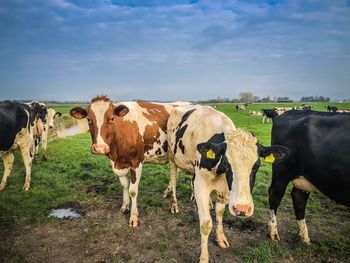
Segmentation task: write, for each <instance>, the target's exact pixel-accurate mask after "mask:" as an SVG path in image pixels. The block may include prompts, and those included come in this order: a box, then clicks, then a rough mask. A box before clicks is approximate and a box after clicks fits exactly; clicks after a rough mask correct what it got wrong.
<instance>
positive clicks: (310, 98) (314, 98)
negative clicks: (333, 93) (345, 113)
mask: <svg viewBox="0 0 350 263" xmlns="http://www.w3.org/2000/svg"><path fill="white" fill-rule="evenodd" d="M330 100H331V99H330V98H329V97H323V96H307V97H301V99H300V102H330Z"/></svg>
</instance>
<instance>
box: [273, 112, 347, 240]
mask: <svg viewBox="0 0 350 263" xmlns="http://www.w3.org/2000/svg"><path fill="white" fill-rule="evenodd" d="M349 130H350V114H348V113H331V112H314V111H289V112H286V113H284V114H283V115H281V116H278V117H276V118H274V120H273V127H272V136H271V143H272V144H279V145H283V146H285V147H288V148H289V149H290V151H291V154H290V156H289V158H287V159H286V160H284V161H283V162H280V163H276V164H273V167H272V182H271V186H270V188H269V205H270V213H271V218H270V222H269V224H268V226H269V235H270V237H271V239H273V240H279V239H280V238H279V235H278V230H277V219H276V211H277V208H278V206H279V205H280V202H281V199H282V197H283V195H284V193H285V190H286V187H287V185H288V184H289V182H292V183H293V185H294V187H293V190H292V193H291V196H292V199H293V206H294V211H295V216H296V219H297V220H298V226H299V235H300V237H301V240H302V241H303V242H304V243H307V244H309V243H310V239H309V235H308V230H307V226H306V223H305V208H306V203H307V200H308V197H309V193H310V192H314V191H320V192H322V193H323V194H325V195H326V196H328V197H329V198H330V199H333V200H334V201H336V202H338V203H340V204H343V205H346V206H350V195H349V189H350V174H349V171H350V147H349V145H350V133H349Z"/></svg>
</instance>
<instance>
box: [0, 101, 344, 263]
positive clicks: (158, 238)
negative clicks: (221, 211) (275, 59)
mask: <svg viewBox="0 0 350 263" xmlns="http://www.w3.org/2000/svg"><path fill="white" fill-rule="evenodd" d="M290 105H291V104H288V105H286V104H284V105H282V104H278V105H277V104H254V105H249V107H248V108H247V110H246V111H245V112H235V111H234V110H233V109H234V106H233V105H229V104H225V105H219V110H220V111H222V112H224V113H225V114H227V115H228V116H229V117H230V118H231V119H232V120H233V122H234V123H235V124H236V126H237V127H239V128H243V129H245V130H248V131H251V132H253V133H254V134H255V135H256V136H257V137H258V139H259V141H260V143H262V144H264V145H268V144H269V141H270V131H271V124H262V117H261V116H250V115H249V113H248V110H249V109H250V110H261V109H262V108H272V107H275V106H278V107H283V106H290ZM293 105H294V104H293ZM298 105H300V104H298ZM313 105H315V110H321V111H324V110H325V109H324V106H325V105H328V103H315V104H313ZM52 106H53V107H54V108H55V109H56V110H57V111H60V112H62V113H63V114H68V112H69V109H70V108H71V107H72V106H73V105H52ZM337 106H338V108H340V109H346V108H348V109H349V108H350V104H337ZM61 118H62V119H61V120H60V121H67V120H69V117H67V116H66V117H64V116H63V117H61ZM90 146H91V139H90V135H89V134H88V133H86V134H80V135H76V136H73V137H67V138H65V139H57V140H54V141H52V142H50V143H49V146H48V151H47V155H48V161H47V162H44V161H41V160H40V159H39V160H38V161H37V163H35V164H34V165H33V169H32V188H31V189H30V190H29V191H28V192H24V191H23V190H22V186H23V183H24V173H25V172H24V165H23V162H22V159H21V157H20V155H19V152H16V157H15V165H14V168H13V171H12V175H11V177H10V179H9V185H8V187H7V188H6V189H5V190H4V191H3V192H1V193H0V244H1V245H0V262H196V261H197V258H198V256H199V248H200V233H199V223H198V215H197V211H196V206H195V203H194V202H190V201H189V197H190V194H191V186H190V181H191V177H190V176H188V175H186V174H183V173H182V174H181V175H180V178H179V180H178V198H179V205H180V209H181V213H180V214H178V215H172V214H170V200H168V199H165V200H164V199H162V193H163V191H164V189H165V188H166V186H167V184H168V167H167V166H159V165H149V164H148V165H145V166H144V170H143V175H142V179H141V183H140V191H139V197H138V207H139V212H140V216H139V219H140V223H141V225H140V227H139V228H137V229H131V228H129V227H128V224H127V219H128V215H123V214H121V213H119V208H120V206H121V204H122V191H121V187H120V184H119V180H118V178H117V177H116V176H115V175H114V174H113V172H112V170H111V167H110V162H109V160H108V159H107V157H104V156H94V155H92V154H91V153H90ZM0 173H1V175H2V173H3V165H0ZM270 181H271V166H270V165H268V164H265V163H264V164H263V165H262V167H261V168H260V170H259V172H258V174H257V181H256V184H255V188H254V191H253V198H254V203H255V213H254V215H253V216H252V217H251V218H248V219H245V220H240V219H234V218H232V217H231V216H230V214H229V213H228V211H226V212H225V220H224V230H225V233H226V236H227V238H228V241H229V242H230V245H231V246H230V248H228V249H225V250H222V249H220V248H219V247H217V246H216V245H215V242H214V236H215V235H214V234H215V233H214V231H212V235H211V237H210V241H209V253H210V258H211V261H212V262H306V261H310V262H349V257H350V223H349V219H350V213H349V212H350V210H349V209H348V208H345V207H342V206H339V205H335V204H334V203H332V202H330V201H329V200H328V199H327V198H326V197H324V196H322V195H321V194H312V195H311V197H310V199H309V202H308V206H307V212H306V221H307V223H308V227H309V235H310V239H311V242H312V245H310V246H307V247H306V246H304V245H303V244H300V243H299V241H298V240H299V239H298V236H297V223H296V220H295V219H294V212H293V209H292V203H291V199H290V196H289V193H290V190H291V187H289V188H288V190H287V192H286V195H285V197H284V198H283V200H282V204H281V206H280V208H279V210H278V214H277V216H278V220H279V221H278V223H279V232H280V237H281V241H280V242H274V241H270V240H269V239H268V238H267V237H266V233H267V231H266V230H267V221H268V219H269V212H268V211H269V209H268V195H267V189H268V186H269V184H270ZM67 205H70V206H75V207H76V208H78V209H79V210H81V211H83V212H84V213H85V216H83V217H82V218H79V219H72V220H68V219H66V220H59V219H53V218H48V214H49V212H50V210H51V209H53V208H57V207H63V206H67Z"/></svg>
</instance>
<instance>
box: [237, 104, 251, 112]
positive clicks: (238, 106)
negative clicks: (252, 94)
mask: <svg viewBox="0 0 350 263" xmlns="http://www.w3.org/2000/svg"><path fill="white" fill-rule="evenodd" d="M247 106H248V104H247V103H244V104H238V105H236V111H245V108H246V107H247Z"/></svg>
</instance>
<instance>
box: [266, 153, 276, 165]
mask: <svg viewBox="0 0 350 263" xmlns="http://www.w3.org/2000/svg"><path fill="white" fill-rule="evenodd" d="M264 161H265V162H267V163H274V162H275V156H273V154H272V153H271V154H270V155H268V156H266V157H265V159H264Z"/></svg>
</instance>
